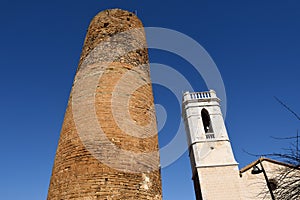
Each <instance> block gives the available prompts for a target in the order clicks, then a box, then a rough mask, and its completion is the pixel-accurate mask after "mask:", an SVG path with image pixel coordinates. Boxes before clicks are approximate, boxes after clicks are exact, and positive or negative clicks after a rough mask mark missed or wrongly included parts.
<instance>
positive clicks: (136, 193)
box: [47, 9, 162, 200]
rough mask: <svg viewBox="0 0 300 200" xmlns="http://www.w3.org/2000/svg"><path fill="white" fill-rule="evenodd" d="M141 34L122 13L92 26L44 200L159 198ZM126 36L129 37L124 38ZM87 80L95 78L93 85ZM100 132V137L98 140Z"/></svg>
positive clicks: (97, 20)
mask: <svg viewBox="0 0 300 200" xmlns="http://www.w3.org/2000/svg"><path fill="white" fill-rule="evenodd" d="M142 27H143V25H142V23H141V22H140V20H139V19H138V18H137V17H136V16H135V15H134V14H133V13H131V12H127V11H123V10H120V9H112V10H106V11H103V12H100V13H99V14H98V15H97V16H95V18H94V19H93V20H92V21H91V24H90V26H89V29H88V32H87V36H86V39H85V42H84V46H83V50H82V54H81V57H80V61H79V66H78V69H77V73H76V77H75V80H74V84H73V87H72V92H71V95H70V98H69V102H68V106H67V110H66V113H65V118H64V123H63V126H62V130H61V135H60V140H59V144H58V148H57V152H56V157H55V162H54V166H53V171H52V177H51V181H50V186H49V191H48V198H47V199H48V200H70V199H85V200H93V199H106V200H110V199H135V200H136V199H139V200H142V199H157V200H159V199H161V198H162V197H161V177H160V169H159V156H158V138H157V130H156V119H155V110H154V102H153V94H152V86H151V81H150V76H149V61H148V52H147V48H146V41H145V34H144V31H143V29H142ZM134 28H139V29H138V30H134ZM126 31H127V32H128V31H130V32H129V34H125V35H122V34H121V33H123V32H126ZM120 34H121V35H120ZM115 36H117V37H115ZM95 75H97V76H98V77H97V76H95ZM91 77H92V78H93V77H94V78H95V77H96V78H97V79H95V80H97V83H96V84H95V85H94V84H93V83H92V81H90V78H91ZM91 80H92V79H91ZM93 80H94V79H93ZM90 90H91V91H94V93H93V94H92V95H91V94H90ZM78 102H80V103H78ZM78 105H80V106H78ZM81 108H82V109H81ZM89 108H91V110H88V109H89ZM93 112H94V113H93ZM93 114H94V115H95V116H96V117H95V118H96V122H97V123H95V119H94V118H93ZM128 121H130V122H128ZM97 126H99V127H100V129H101V131H102V132H103V133H104V136H103V135H102V136H99V135H101V134H100V133H101V131H99V132H98V130H97ZM82 127H83V128H82ZM100 129H99V130H100ZM88 133H92V134H88ZM124 152H125V153H124ZM128 152H129V153H128ZM126 153H127V154H126ZM124 155H125V156H127V157H124ZM128 155H130V156H132V157H130V158H128Z"/></svg>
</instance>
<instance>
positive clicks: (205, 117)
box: [201, 108, 213, 133]
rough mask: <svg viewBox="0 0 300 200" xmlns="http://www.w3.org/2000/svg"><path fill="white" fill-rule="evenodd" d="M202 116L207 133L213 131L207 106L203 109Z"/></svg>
mask: <svg viewBox="0 0 300 200" xmlns="http://www.w3.org/2000/svg"><path fill="white" fill-rule="evenodd" d="M201 118H202V122H203V126H204V131H205V133H213V129H212V125H211V120H210V116H209V113H208V111H207V110H206V109H205V108H203V109H202V110H201Z"/></svg>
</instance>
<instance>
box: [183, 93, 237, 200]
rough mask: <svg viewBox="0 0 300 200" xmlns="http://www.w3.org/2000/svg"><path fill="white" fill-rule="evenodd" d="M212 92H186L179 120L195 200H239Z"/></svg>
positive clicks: (230, 154)
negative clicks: (184, 135) (182, 131)
mask: <svg viewBox="0 0 300 200" xmlns="http://www.w3.org/2000/svg"><path fill="white" fill-rule="evenodd" d="M219 103H220V99H219V98H218V97H217V96H216V93H215V91H213V90H210V91H208V92H193V93H190V92H186V93H184V95H183V102H182V117H183V119H184V121H185V127H186V132H187V138H188V145H189V155H190V161H191V166H192V172H193V181H194V187H195V193H196V199H197V200H202V199H203V200H215V199H222V200H234V199H241V197H240V188H239V187H240V180H239V169H238V163H237V162H236V161H235V158H234V156H233V152H232V149H231V145H230V141H229V138H228V134H227V131H226V128H225V124H224V120H223V117H222V113H221V109H220V104H219Z"/></svg>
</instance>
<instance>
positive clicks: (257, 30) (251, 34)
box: [0, 0, 300, 200]
mask: <svg viewBox="0 0 300 200" xmlns="http://www.w3.org/2000/svg"><path fill="white" fill-rule="evenodd" d="M116 7H118V8H123V9H126V10H130V11H133V10H137V11H138V16H139V18H140V19H141V20H142V21H143V23H144V25H145V26H147V27H149V26H154V27H164V28H169V29H174V30H176V31H179V32H182V33H184V34H186V35H188V36H190V37H191V38H193V39H195V40H196V41H197V42H198V43H199V44H201V45H202V46H203V47H204V48H205V49H206V50H207V51H208V53H209V54H210V55H211V57H212V58H213V60H214V61H215V63H216V65H217V66H218V69H219V71H220V73H221V75H222V78H223V81H224V84H225V87H226V94H227V116H226V125H227V129H228V133H229V137H230V139H231V142H232V147H233V150H234V153H235V157H236V160H237V161H238V162H239V163H240V167H243V166H245V165H246V164H248V163H250V162H252V161H253V160H254V159H255V157H252V156H250V155H248V154H247V153H245V152H244V150H245V151H248V152H252V153H256V154H263V153H272V152H277V151H280V150H281V148H284V147H287V145H288V142H283V141H277V140H274V139H272V138H271V137H270V136H275V137H286V136H291V135H295V134H296V130H297V128H299V121H297V120H296V119H295V118H294V116H292V115H291V113H289V112H288V111H287V110H286V109H284V108H283V107H282V106H280V105H279V103H278V102H276V101H275V100H274V98H273V96H277V97H279V98H280V99H281V100H283V101H284V102H285V103H286V104H288V105H289V106H290V107H291V108H292V109H293V110H294V111H296V112H298V113H300V104H299V100H300V94H299V91H300V84H299V83H300V80H299V78H300V3H299V1H298V0H286V1H282V0H263V1H262V0H253V1H241V0H228V1H223V0H215V1H207V0H192V1H169V0H165V1H158V0H152V1H125V0H122V1H117V0H115V1H111V0H110V1H108V0H105V1H96V0H90V1H48V2H44V1H34V0H28V1H8V0H4V1H1V4H0V24H1V33H0V34H1V37H0V55H1V59H0V67H1V73H0V93H1V98H0V102H1V104H0V121H1V123H0V133H1V139H0V157H1V163H0V199H5V200H20V199H22V200H32V199H46V196H47V189H48V184H49V181H50V176H51V170H52V165H53V161H54V156H55V151H56V147H57V143H58V139H59V133H60V128H61V124H62V122H63V117H64V112H65V108H66V105H67V100H68V97H69V92H70V89H71V86H72V82H73V78H74V74H75V71H76V67H77V64H78V60H79V56H80V53H81V48H82V44H83V41H84V37H85V34H86V30H87V27H88V25H89V22H90V20H91V19H92V17H93V16H94V15H96V14H97V13H98V12H99V11H101V10H104V9H107V8H116ZM150 61H151V62H157V63H162V64H166V65H169V66H171V67H173V68H174V69H176V70H178V71H179V72H180V73H182V74H183V75H184V76H185V77H186V78H187V79H188V80H189V81H190V83H191V84H192V86H193V87H194V89H195V90H198V91H202V90H207V88H206V86H205V84H204V82H203V80H202V78H201V76H200V75H197V74H195V73H194V72H193V69H192V67H191V66H190V65H189V63H187V62H186V61H185V60H183V59H181V58H179V57H178V56H176V55H173V54H170V53H168V52H164V51H159V50H150ZM174 84H176V80H174ZM154 94H155V101H156V103H160V104H162V105H164V106H165V109H166V110H167V114H168V117H167V123H166V124H165V127H164V128H163V129H162V131H161V132H160V133H159V137H160V145H161V146H163V145H166V144H167V143H168V141H170V140H171V138H172V137H173V136H174V134H175V132H176V131H177V130H176V127H177V126H178V123H179V121H180V107H179V106H180V105H179V104H178V103H177V102H176V99H174V96H172V93H170V92H168V90H167V89H166V88H163V87H160V86H158V85H156V86H154ZM162 177H163V194H164V199H166V200H177V199H178V200H181V199H195V198H194V192H193V186H192V182H191V170H190V164H189V158H188V155H187V153H185V154H184V155H183V156H182V157H181V158H180V159H178V160H177V161H176V162H175V163H173V164H172V165H170V166H168V167H166V168H164V169H163V170H162Z"/></svg>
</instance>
